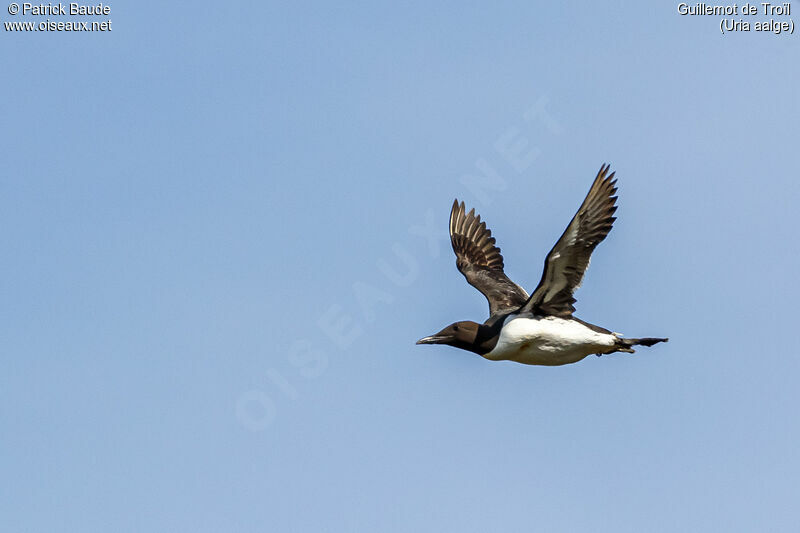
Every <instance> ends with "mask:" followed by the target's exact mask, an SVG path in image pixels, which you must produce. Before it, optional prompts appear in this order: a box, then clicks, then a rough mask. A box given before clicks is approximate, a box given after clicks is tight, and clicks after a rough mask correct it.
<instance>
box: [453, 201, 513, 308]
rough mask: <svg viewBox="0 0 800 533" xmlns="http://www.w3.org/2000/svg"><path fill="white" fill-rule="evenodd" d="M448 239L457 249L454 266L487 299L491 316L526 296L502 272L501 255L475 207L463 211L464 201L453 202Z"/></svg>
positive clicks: (510, 306)
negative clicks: (476, 213) (476, 214)
mask: <svg viewBox="0 0 800 533" xmlns="http://www.w3.org/2000/svg"><path fill="white" fill-rule="evenodd" d="M450 242H451V243H452V245H453V251H454V252H455V253H456V266H457V267H458V270H460V271H461V273H462V274H464V277H465V278H467V281H468V282H469V284H470V285H472V286H473V287H475V288H476V289H478V290H479V291H481V292H482V293H483V295H484V296H486V299H487V300H488V301H489V312H490V314H491V315H492V316H494V315H496V314H498V313H503V312H509V311H513V310H516V309H518V308H519V307H520V306H521V305H523V304H524V303H525V300H527V299H528V293H526V292H525V290H524V289H523V288H522V287H520V286H519V285H517V284H516V283H514V282H513V281H511V280H510V279H508V276H506V275H505V272H503V256H502V255H500V248H498V247H497V246H495V245H494V243H495V240H494V237H492V232H491V230H489V229H487V228H486V222H481V217H480V215H478V216H475V209H472V210H470V212H469V213H466V212H465V209H464V202H461V203H460V204H459V203H458V200H456V201H455V202H453V209H452V211H450Z"/></svg>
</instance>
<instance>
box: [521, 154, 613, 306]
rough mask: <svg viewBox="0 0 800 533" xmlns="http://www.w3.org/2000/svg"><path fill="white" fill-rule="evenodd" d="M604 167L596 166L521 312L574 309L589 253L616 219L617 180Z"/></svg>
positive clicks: (609, 229)
mask: <svg viewBox="0 0 800 533" xmlns="http://www.w3.org/2000/svg"><path fill="white" fill-rule="evenodd" d="M608 170H609V166H608V165H603V166H602V167H600V172H598V173H597V177H596V178H595V180H594V183H593V184H592V188H591V189H589V194H587V195H586V199H585V200H584V201H583V203H582V204H581V207H580V209H578V212H577V213H575V216H574V217H572V221H571V222H570V223H569V226H567V229H566V230H565V231H564V234H563V235H562V236H561V238H560V239H558V242H557V243H556V245H555V246H553V249H552V250H550V253H549V254H547V258H546V259H545V261H544V272H543V273H542V279H541V281H540V282H539V285H538V286H537V287H536V290H534V291H533V294H531V297H530V298H529V299H528V301H527V302H526V303H525V306H524V307H523V308H522V309H520V311H521V312H528V313H535V314H541V315H551V316H559V317H568V316H571V315H572V313H573V312H574V311H575V307H573V305H572V304H574V303H575V298H573V296H572V295H573V293H574V292H575V290H576V289H577V288H578V287H579V286H580V284H581V281H582V280H583V275H584V273H585V272H586V269H587V268H588V267H589V260H590V259H591V256H592V252H593V251H594V249H595V247H596V246H597V245H598V244H600V242H601V241H602V240H603V239H605V238H606V235H608V232H609V231H611V226H612V224H613V223H614V220H616V218H615V217H613V216H612V215H613V214H614V211H616V210H617V207H616V205H615V203H616V201H617V197H616V196H614V193H615V192H617V188H616V186H615V184H616V182H617V181H616V180H615V179H614V173H613V172H612V173H610V174H609V173H608Z"/></svg>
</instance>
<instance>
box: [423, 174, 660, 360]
mask: <svg viewBox="0 0 800 533" xmlns="http://www.w3.org/2000/svg"><path fill="white" fill-rule="evenodd" d="M608 170H609V165H603V166H601V167H600V171H599V172H598V173H597V177H596V178H595V180H594V183H592V187H591V189H589V193H588V194H587V195H586V198H585V199H584V200H583V203H582V204H581V207H580V208H579V209H578V212H577V213H575V216H574V217H572V220H571V221H570V223H569V225H568V226H567V229H566V230H564V234H563V235H561V238H560V239H558V242H556V244H555V246H553V249H552V250H550V253H549V254H547V258H546V259H545V261H544V272H543V273H542V279H541V280H540V281H539V285H538V286H537V287H536V289H535V290H534V291H533V293H532V294H531V295H530V296H528V293H526V292H525V289H523V288H522V287H520V286H519V285H517V284H516V283H514V282H513V281H511V280H510V279H509V278H508V276H506V275H505V272H503V256H502V255H500V248H498V247H497V246H495V239H494V237H492V232H491V231H490V230H489V229H488V228H487V227H486V222H481V217H480V215H477V216H476V215H475V209H472V210H470V212H469V213H466V209H465V207H464V202H461V203H459V202H458V199H456V200H455V201H454V202H453V208H452V210H451V211H450V242H451V244H452V245H453V251H454V252H455V253H456V266H457V267H458V270H459V271H461V273H462V274H463V275H464V277H465V278H467V282H468V283H469V284H470V285H472V286H473V287H475V288H476V289H478V290H479V291H480V292H481V293H483V295H484V296H486V299H487V300H488V301H489V315H490V316H489V318H488V320H486V322H484V323H483V324H478V323H476V322H472V321H462V322H456V323H454V324H451V325H449V326H447V327H446V328H444V329H443V330H442V331H440V332H439V333H437V334H435V335H431V336H429V337H425V338H422V339H420V340H418V341H417V344H449V345H450V346H454V347H456V348H461V349H463V350H469V351H471V352H475V353H477V354H479V355H481V356H482V357H484V358H486V359H489V360H491V361H515V362H517V363H523V364H526V365H546V366H558V365H566V364H569V363H575V362H578V361H580V360H581V359H583V358H584V357H586V356H587V355H589V354H596V355H598V356H600V355H604V354H610V353H614V352H627V353H634V349H633V346H636V345H643V346H652V345H653V344H656V343H658V342H666V341H667V340H669V339H665V338H656V337H643V338H640V339H628V338H624V337H622V335H621V334H619V333H613V332H611V331H608V330H607V329H605V328H601V327H600V326H595V325H593V324H589V323H588V322H584V321H583V320H580V319H579V318H577V317H575V316H572V313H573V312H575V307H574V306H573V305H572V304H574V303H575V298H574V297H573V293H574V292H575V290H576V289H577V288H578V287H579V286H580V284H581V281H582V280H583V276H584V273H585V272H586V269H587V268H588V267H589V260H590V259H591V255H592V252H593V251H594V249H595V247H597V245H598V244H600V242H602V240H603V239H605V238H606V235H608V233H609V231H611V226H612V225H613V223H614V220H616V218H615V217H614V216H612V215H613V214H614V212H615V211H616V210H617V207H616V205H615V204H616V202H617V197H616V196H614V193H616V192H617V188H616V183H617V180H615V179H614V174H615V173H614V172H612V173H610V174H609V172H608Z"/></svg>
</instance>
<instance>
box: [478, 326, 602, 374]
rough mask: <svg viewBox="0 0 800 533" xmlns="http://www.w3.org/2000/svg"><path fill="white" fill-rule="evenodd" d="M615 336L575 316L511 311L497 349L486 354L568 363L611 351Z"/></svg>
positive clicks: (488, 356) (506, 358) (519, 360)
mask: <svg viewBox="0 0 800 533" xmlns="http://www.w3.org/2000/svg"><path fill="white" fill-rule="evenodd" d="M615 340H616V337H615V336H614V335H613V334H609V333H600V332H597V331H594V330H593V329H591V328H588V327H586V326H584V325H583V324H581V323H580V322H577V321H575V320H565V319H563V318H556V317H537V318H534V317H532V316H530V315H528V316H525V315H522V316H520V315H509V316H508V317H507V318H506V319H505V321H504V323H503V329H501V330H500V338H499V339H498V341H497V345H496V346H495V347H494V349H493V350H492V351H491V352H489V353H487V354H485V355H484V356H483V357H485V358H486V359H491V360H492V361H516V362H517V363H523V364H526V365H547V366H556V365H566V364H569V363H575V362H576V361H580V360H581V359H583V358H584V357H586V356H587V355H589V354H592V353H605V352H609V351H611V350H610V348H613V347H614V345H615Z"/></svg>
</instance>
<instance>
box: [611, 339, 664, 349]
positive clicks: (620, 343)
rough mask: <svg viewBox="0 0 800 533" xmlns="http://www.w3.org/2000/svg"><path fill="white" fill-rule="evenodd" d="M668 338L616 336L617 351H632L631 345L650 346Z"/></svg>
mask: <svg viewBox="0 0 800 533" xmlns="http://www.w3.org/2000/svg"><path fill="white" fill-rule="evenodd" d="M668 340H669V339H663V338H660V337H642V338H641V339H623V338H622V337H617V351H618V352H628V353H634V352H635V351H636V350H634V349H633V346H638V345H641V346H652V345H654V344H658V343H659V342H667V341H668Z"/></svg>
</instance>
